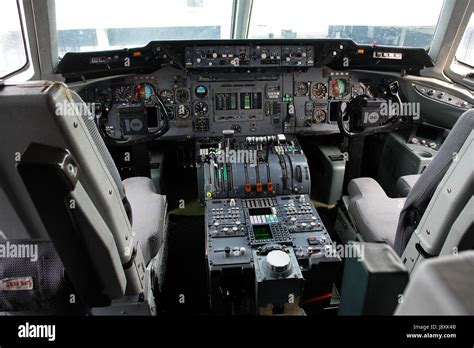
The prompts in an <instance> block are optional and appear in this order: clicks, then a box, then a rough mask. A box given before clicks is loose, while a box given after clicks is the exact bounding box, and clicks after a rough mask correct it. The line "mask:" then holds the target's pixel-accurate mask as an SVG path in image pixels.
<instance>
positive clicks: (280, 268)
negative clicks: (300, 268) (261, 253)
mask: <svg viewBox="0 0 474 348" xmlns="http://www.w3.org/2000/svg"><path fill="white" fill-rule="evenodd" d="M266 262H267V265H268V267H269V268H270V270H271V271H273V272H275V273H283V272H286V271H288V270H289V269H290V267H291V263H290V256H288V254H287V253H285V252H284V251H282V250H273V251H270V252H269V253H268V255H267V259H266Z"/></svg>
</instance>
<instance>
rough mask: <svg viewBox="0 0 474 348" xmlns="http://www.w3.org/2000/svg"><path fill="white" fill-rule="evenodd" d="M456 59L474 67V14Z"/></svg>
mask: <svg viewBox="0 0 474 348" xmlns="http://www.w3.org/2000/svg"><path fill="white" fill-rule="evenodd" d="M456 60H457V61H458V62H460V63H461V64H465V65H467V66H470V67H471V68H474V15H471V19H470V20H469V24H468V25H467V28H466V31H465V32H464V36H463V38H462V40H461V43H460V44H459V47H458V50H457V52H456Z"/></svg>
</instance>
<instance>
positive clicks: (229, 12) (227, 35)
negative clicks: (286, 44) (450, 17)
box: [56, 0, 444, 57]
mask: <svg viewBox="0 0 474 348" xmlns="http://www.w3.org/2000/svg"><path fill="white" fill-rule="evenodd" d="M443 1H444V0H417V1H413V0H399V1H397V2H391V3H390V4H388V3H387V4H385V5H384V4H382V2H375V1H373V0H360V1H354V0H339V1H337V2H334V1H315V0H292V1H291V2H284V1H283V0H253V1H252V2H250V3H251V4H252V5H251V6H250V7H249V10H248V11H243V12H242V11H236V10H235V7H236V6H235V5H236V4H237V2H236V0H173V1H169V0H141V1H139V2H136V3H134V2H131V1H130V0H100V1H97V0H81V1H71V0H56V27H57V42H58V53H59V56H60V57H62V56H63V55H64V54H65V53H66V52H87V51H99V50H109V49H120V48H125V47H137V46H144V45H146V44H147V43H149V42H150V41H153V40H198V39H245V38H248V39H273V38H274V39H279V38H283V39H314V38H350V39H353V40H354V41H355V42H357V43H359V44H377V45H390V46H407V47H425V48H427V47H429V46H430V44H431V41H432V38H433V34H434V31H435V28H436V25H437V22H438V18H439V15H440V12H441V8H442V5H443ZM245 23H247V24H245ZM236 27H244V30H240V31H236V30H233V29H232V28H236ZM246 29H248V30H246ZM233 32H235V33H237V32H239V34H235V35H239V37H236V36H235V35H233Z"/></svg>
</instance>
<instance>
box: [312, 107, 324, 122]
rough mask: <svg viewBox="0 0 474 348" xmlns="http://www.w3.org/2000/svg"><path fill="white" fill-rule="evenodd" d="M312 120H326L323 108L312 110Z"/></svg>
mask: <svg viewBox="0 0 474 348" xmlns="http://www.w3.org/2000/svg"><path fill="white" fill-rule="evenodd" d="M313 121H314V122H315V123H321V122H324V121H326V111H325V110H323V109H316V110H314V114H313Z"/></svg>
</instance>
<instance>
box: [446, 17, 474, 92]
mask: <svg viewBox="0 0 474 348" xmlns="http://www.w3.org/2000/svg"><path fill="white" fill-rule="evenodd" d="M447 75H448V76H449V77H451V78H452V79H453V80H455V81H457V82H459V83H460V84H463V85H465V86H468V87H473V86H474V15H472V14H471V19H470V20H469V23H468V25H467V27H466V31H465V32H464V35H463V37H462V40H461V42H460V43H459V46H458V48H457V50H456V55H455V56H454V59H453V61H452V62H451V64H450V65H449V68H448V69H447Z"/></svg>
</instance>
